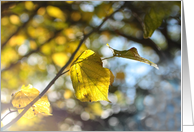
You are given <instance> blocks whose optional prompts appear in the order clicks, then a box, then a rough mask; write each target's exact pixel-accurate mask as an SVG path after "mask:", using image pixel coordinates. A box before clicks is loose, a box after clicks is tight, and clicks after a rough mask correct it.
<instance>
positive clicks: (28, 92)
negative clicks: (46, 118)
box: [12, 84, 51, 119]
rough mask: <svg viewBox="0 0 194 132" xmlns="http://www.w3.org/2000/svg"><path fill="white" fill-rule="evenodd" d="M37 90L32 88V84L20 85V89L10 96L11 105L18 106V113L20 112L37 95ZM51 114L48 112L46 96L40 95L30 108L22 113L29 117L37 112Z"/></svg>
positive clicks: (48, 105) (48, 104)
mask: <svg viewBox="0 0 194 132" xmlns="http://www.w3.org/2000/svg"><path fill="white" fill-rule="evenodd" d="M39 93H40V92H39V91H38V90H37V89H36V88H33V87H32V85H30V84H29V85H28V86H27V87H25V86H24V85H23V86H22V88H21V90H20V91H18V92H17V93H15V95H14V96H13V98H12V105H13V107H15V108H18V113H21V112H22V111H23V110H24V108H25V107H26V106H27V105H28V104H29V103H30V102H32V101H33V100H34V99H35V98H36V97H37V96H38V95H39ZM39 113H41V114H44V115H51V114H50V103H49V101H48V98H47V96H43V97H41V98H40V99H39V100H38V101H37V102H36V103H35V104H34V105H33V106H32V107H30V109H29V110H28V111H27V112H26V113H25V114H24V117H26V118H28V119H30V118H33V117H34V116H36V115H37V114H39Z"/></svg>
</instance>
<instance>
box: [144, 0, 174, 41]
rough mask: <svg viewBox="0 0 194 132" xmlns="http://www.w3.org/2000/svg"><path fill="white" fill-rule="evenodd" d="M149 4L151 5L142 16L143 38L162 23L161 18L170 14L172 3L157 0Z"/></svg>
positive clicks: (147, 36)
mask: <svg viewBox="0 0 194 132" xmlns="http://www.w3.org/2000/svg"><path fill="white" fill-rule="evenodd" d="M150 5H151V7H150V9H149V11H148V12H147V13H146V15H145V18H144V26H143V31H144V38H149V37H151V36H152V34H153V32H154V31H155V30H156V29H157V28H158V27H159V26H160V25H161V24H162V21H163V19H164V18H167V17H168V16H169V15H170V13H171V11H172V7H173V6H174V3H172V2H171V4H169V2H164V1H157V2H155V3H153V4H152V2H151V3H150Z"/></svg>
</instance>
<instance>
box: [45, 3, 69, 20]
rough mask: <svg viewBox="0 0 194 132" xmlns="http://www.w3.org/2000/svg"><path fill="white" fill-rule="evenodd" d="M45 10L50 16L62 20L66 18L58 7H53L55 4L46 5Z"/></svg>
mask: <svg viewBox="0 0 194 132" xmlns="http://www.w3.org/2000/svg"><path fill="white" fill-rule="evenodd" d="M46 10H47V12H48V14H49V15H50V16H52V17H55V18H59V19H61V20H62V21H65V20H66V18H65V14H64V13H63V11H61V9H60V8H58V7H55V6H47V8H46Z"/></svg>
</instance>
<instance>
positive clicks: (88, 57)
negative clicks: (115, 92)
mask: <svg viewBox="0 0 194 132" xmlns="http://www.w3.org/2000/svg"><path fill="white" fill-rule="evenodd" d="M70 75H71V80H72V83H73V88H74V90H75V95H76V97H77V98H78V99H79V100H80V101H82V102H93V101H100V100H105V101H108V102H110V101H109V99H108V89H109V85H111V83H112V82H113V78H114V76H113V74H112V72H111V71H110V70H109V69H107V68H103V67H102V61H101V59H100V57H99V56H98V55H97V54H96V53H95V52H93V51H92V50H86V51H84V52H83V53H82V54H81V55H80V56H79V57H78V58H77V59H76V61H75V62H74V63H73V65H72V66H71V68H70Z"/></svg>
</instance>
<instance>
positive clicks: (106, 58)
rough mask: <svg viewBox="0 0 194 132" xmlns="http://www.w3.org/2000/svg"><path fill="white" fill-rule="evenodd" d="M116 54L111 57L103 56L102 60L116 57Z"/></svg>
mask: <svg viewBox="0 0 194 132" xmlns="http://www.w3.org/2000/svg"><path fill="white" fill-rule="evenodd" d="M114 57H116V56H111V57H107V58H102V59H101V60H106V59H111V58H114Z"/></svg>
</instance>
